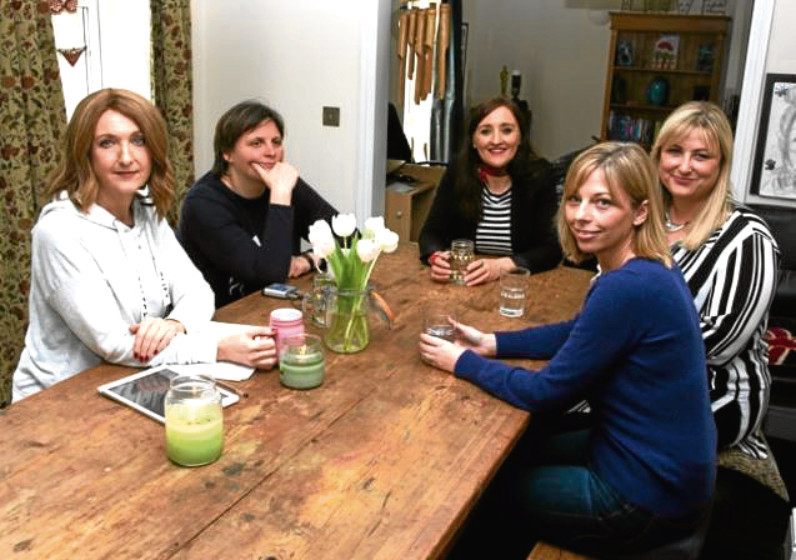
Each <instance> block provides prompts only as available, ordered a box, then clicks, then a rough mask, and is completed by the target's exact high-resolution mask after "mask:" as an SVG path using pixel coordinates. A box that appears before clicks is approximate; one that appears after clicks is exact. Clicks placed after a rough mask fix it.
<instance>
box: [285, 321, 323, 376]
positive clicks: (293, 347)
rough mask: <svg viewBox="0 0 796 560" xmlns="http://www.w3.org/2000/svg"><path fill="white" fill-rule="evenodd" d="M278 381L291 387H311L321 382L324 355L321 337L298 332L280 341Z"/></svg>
mask: <svg viewBox="0 0 796 560" xmlns="http://www.w3.org/2000/svg"><path fill="white" fill-rule="evenodd" d="M279 371H280V374H279V381H281V382H282V385H284V386H285V387H290V388H291V389H312V388H313V387H317V386H318V385H320V384H321V383H323V371H324V356H323V347H322V345H321V339H320V337H318V336H315V335H314V334H299V335H296V336H291V337H288V338H286V339H284V340H283V341H282V347H281V351H280V353H279Z"/></svg>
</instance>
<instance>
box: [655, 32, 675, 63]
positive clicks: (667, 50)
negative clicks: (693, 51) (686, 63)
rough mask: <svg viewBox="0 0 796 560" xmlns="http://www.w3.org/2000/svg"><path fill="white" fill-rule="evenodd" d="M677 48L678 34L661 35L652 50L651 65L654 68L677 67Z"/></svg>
mask: <svg viewBox="0 0 796 560" xmlns="http://www.w3.org/2000/svg"><path fill="white" fill-rule="evenodd" d="M679 49H680V36H679V35H661V37H660V39H658V40H657V41H655V47H654V48H653V50H652V67H653V68H655V69H656V70H674V69H675V68H677V53H678V51H679Z"/></svg>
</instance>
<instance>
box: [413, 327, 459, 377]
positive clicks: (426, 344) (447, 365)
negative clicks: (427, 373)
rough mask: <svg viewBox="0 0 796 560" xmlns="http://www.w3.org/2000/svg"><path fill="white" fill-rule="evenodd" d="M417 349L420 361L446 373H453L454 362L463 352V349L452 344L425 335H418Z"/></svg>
mask: <svg viewBox="0 0 796 560" xmlns="http://www.w3.org/2000/svg"><path fill="white" fill-rule="evenodd" d="M419 348H420V359H421V360H423V361H424V362H426V363H427V364H428V365H430V366H434V367H435V368H437V369H441V370H443V371H447V372H453V368H454V366H455V365H456V360H458V359H459V356H461V355H462V353H463V352H464V351H465V348H463V347H461V346H459V345H457V344H454V343H453V342H448V341H447V340H444V339H442V338H437V337H436V336H431V335H430V334H425V333H422V334H421V335H420V343H419Z"/></svg>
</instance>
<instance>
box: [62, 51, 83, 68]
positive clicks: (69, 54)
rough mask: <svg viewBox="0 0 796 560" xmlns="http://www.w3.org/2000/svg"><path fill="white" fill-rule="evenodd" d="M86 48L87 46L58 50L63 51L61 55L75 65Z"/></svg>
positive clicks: (71, 64)
mask: <svg viewBox="0 0 796 560" xmlns="http://www.w3.org/2000/svg"><path fill="white" fill-rule="evenodd" d="M85 50H86V47H75V48H72V49H58V52H59V53H61V56H63V57H64V58H65V59H66V61H67V62H68V63H69V65H70V66H74V65H75V64H77V61H78V59H79V58H80V55H81V54H83V51H85Z"/></svg>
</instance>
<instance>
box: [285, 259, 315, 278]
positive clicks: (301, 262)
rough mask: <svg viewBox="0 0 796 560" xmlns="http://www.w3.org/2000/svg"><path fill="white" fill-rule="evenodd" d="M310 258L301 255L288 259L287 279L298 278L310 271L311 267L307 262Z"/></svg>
mask: <svg viewBox="0 0 796 560" xmlns="http://www.w3.org/2000/svg"><path fill="white" fill-rule="evenodd" d="M309 258H310V257H305V256H303V255H298V256H295V257H291V258H290V270H289V271H288V273H287V277H288V278H298V277H299V276H302V275H304V274H307V273H308V272H309V271H311V270H312V265H311V264H310V261H309V260H308V259H309Z"/></svg>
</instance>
